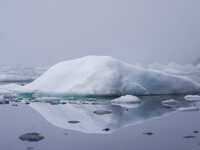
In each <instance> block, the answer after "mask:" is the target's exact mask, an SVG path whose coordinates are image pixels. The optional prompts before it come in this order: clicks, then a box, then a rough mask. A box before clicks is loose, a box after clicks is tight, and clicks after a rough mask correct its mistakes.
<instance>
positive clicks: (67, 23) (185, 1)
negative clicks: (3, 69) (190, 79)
mask: <svg viewBox="0 0 200 150" xmlns="http://www.w3.org/2000/svg"><path fill="white" fill-rule="evenodd" d="M0 52H1V53H0V64H1V65H5V64H7V65H14V64H25V65H26V66H27V65H36V66H41V65H48V64H49V65H52V64H54V63H56V62H58V61H62V60H66V59H71V58H77V57H81V56H85V55H110V56H113V57H116V58H119V59H122V60H124V61H127V62H130V63H135V62H142V63H152V62H162V63H167V62H171V61H175V62H178V63H190V62H192V61H193V60H194V59H196V58H197V57H200V1H199V0H0Z"/></svg>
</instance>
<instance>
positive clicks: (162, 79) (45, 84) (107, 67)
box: [21, 56, 200, 95]
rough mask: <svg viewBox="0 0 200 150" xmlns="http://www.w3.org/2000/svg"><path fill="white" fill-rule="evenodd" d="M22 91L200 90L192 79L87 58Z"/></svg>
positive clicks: (118, 92) (115, 92) (117, 92)
mask: <svg viewBox="0 0 200 150" xmlns="http://www.w3.org/2000/svg"><path fill="white" fill-rule="evenodd" d="M21 90H23V91H28V92H34V91H38V92H43V93H62V94H75V95H76V94H78V95H125V94H131V95H148V94H175V93H176V94H177V93H192V92H199V91H200V84H199V83H197V82H194V81H193V80H192V79H190V78H187V77H183V76H178V75H172V74H169V73H164V72H161V71H157V70H153V69H145V68H142V67H138V66H135V65H130V64H127V63H124V62H122V61H119V60H117V59H114V58H112V57H108V56H86V57H82V58H79V59H75V60H69V61H64V62H60V63H58V64H56V65H55V66H53V67H51V68H50V69H49V70H48V71H47V72H45V73H44V74H43V75H42V76H40V77H39V78H38V79H36V80H35V81H33V82H32V83H30V84H28V85H26V86H25V87H23V88H22V89H21Z"/></svg>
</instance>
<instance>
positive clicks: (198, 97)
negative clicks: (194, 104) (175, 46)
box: [184, 95, 200, 101]
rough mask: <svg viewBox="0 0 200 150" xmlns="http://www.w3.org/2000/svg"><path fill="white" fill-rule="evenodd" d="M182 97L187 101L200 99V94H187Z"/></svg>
mask: <svg viewBox="0 0 200 150" xmlns="http://www.w3.org/2000/svg"><path fill="white" fill-rule="evenodd" d="M184 98H185V100H187V101H200V95H187V96H185V97H184Z"/></svg>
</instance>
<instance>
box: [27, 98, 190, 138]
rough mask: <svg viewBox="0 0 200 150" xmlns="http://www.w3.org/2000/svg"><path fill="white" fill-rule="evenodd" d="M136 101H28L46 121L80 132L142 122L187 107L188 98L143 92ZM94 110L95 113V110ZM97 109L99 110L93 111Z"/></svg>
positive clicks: (111, 130) (112, 129)
mask: <svg viewBox="0 0 200 150" xmlns="http://www.w3.org/2000/svg"><path fill="white" fill-rule="evenodd" d="M140 98H141V100H142V102H141V103H140V104H139V105H138V104H129V105H132V106H133V107H126V105H121V106H120V105H113V104H112V103H111V102H110V100H97V101H96V102H90V101H87V100H84V101H75V102H76V103H75V102H73V103H71V102H69V101H68V102H66V104H58V105H52V104H49V103H43V102H39V103H31V104H30V106H31V107H32V108H33V109H34V110H35V111H37V112H39V113H40V114H41V115H42V116H43V117H44V118H45V119H46V120H47V121H48V122H49V123H51V124H52V125H55V126H57V127H59V128H64V129H69V130H75V131H80V132H83V133H96V134H104V133H112V132H114V131H116V130H118V129H120V128H123V127H126V126H130V125H134V124H138V123H142V122H144V121H145V120H149V119H154V118H157V117H161V116H164V115H167V114H170V113H171V112H175V111H176V109H177V108H180V107H188V106H190V105H191V103H190V102H187V101H185V100H184V98H183V96H145V97H140ZM172 98H173V99H176V100H177V102H178V105H177V104H176V106H174V107H173V106H172V107H165V106H164V105H162V101H164V100H167V99H172ZM95 112H96V113H95ZM97 112H99V114H98V113H97Z"/></svg>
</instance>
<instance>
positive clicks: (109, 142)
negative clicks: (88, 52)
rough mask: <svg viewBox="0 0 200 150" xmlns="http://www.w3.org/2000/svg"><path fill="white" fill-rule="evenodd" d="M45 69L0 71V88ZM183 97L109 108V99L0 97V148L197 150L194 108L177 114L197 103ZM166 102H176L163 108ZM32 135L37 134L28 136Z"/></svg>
mask: <svg viewBox="0 0 200 150" xmlns="http://www.w3.org/2000/svg"><path fill="white" fill-rule="evenodd" d="M45 70H46V68H34V69H33V68H9V67H4V68H1V70H0V72H1V75H0V84H1V85H3V84H4V85H5V84H13V83H15V84H20V85H25V84H27V83H29V82H31V81H33V80H34V79H35V78H37V77H38V76H39V75H40V74H41V73H43V72H44V71H45ZM184 96H185V95H162V96H141V97H139V98H140V99H141V103H139V104H113V103H112V102H111V100H112V99H113V98H114V97H94V96H93V97H73V96H70V97H66V96H64V97H62V96H61V97H49V95H38V94H31V95H26V94H25V95H18V94H17V95H16V93H1V100H0V101H2V102H5V104H0V139H1V141H0V150H16V149H17V150H23V149H25V150H26V149H27V150H30V149H36V150H55V149H57V150H66V149H70V150H79V149H80V150H100V149H109V150H111V149H113V150H114V149H115V150H124V149H125V150H129V149H130V150H133V149H136V150H146V149H156V150H161V149H162V150H169V149H170V150H171V149H174V150H177V149H181V150H188V149H199V148H200V138H199V135H198V134H199V133H198V132H199V131H200V120H199V111H198V109H191V110H189V111H180V110H179V109H180V108H193V107H195V108H198V107H199V104H198V103H194V102H188V101H186V100H185V99H184ZM169 99H174V100H176V103H175V104H174V103H173V104H167V105H164V104H163V101H165V100H169ZM33 132H34V133H38V134H40V135H38V136H34V135H33V134H32V137H30V133H33ZM27 133H28V134H29V136H28V137H27ZM24 134H25V135H26V137H25V140H22V138H20V137H21V136H23V135H24ZM38 137H43V138H39V139H38V140H36V139H37V138H38Z"/></svg>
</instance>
